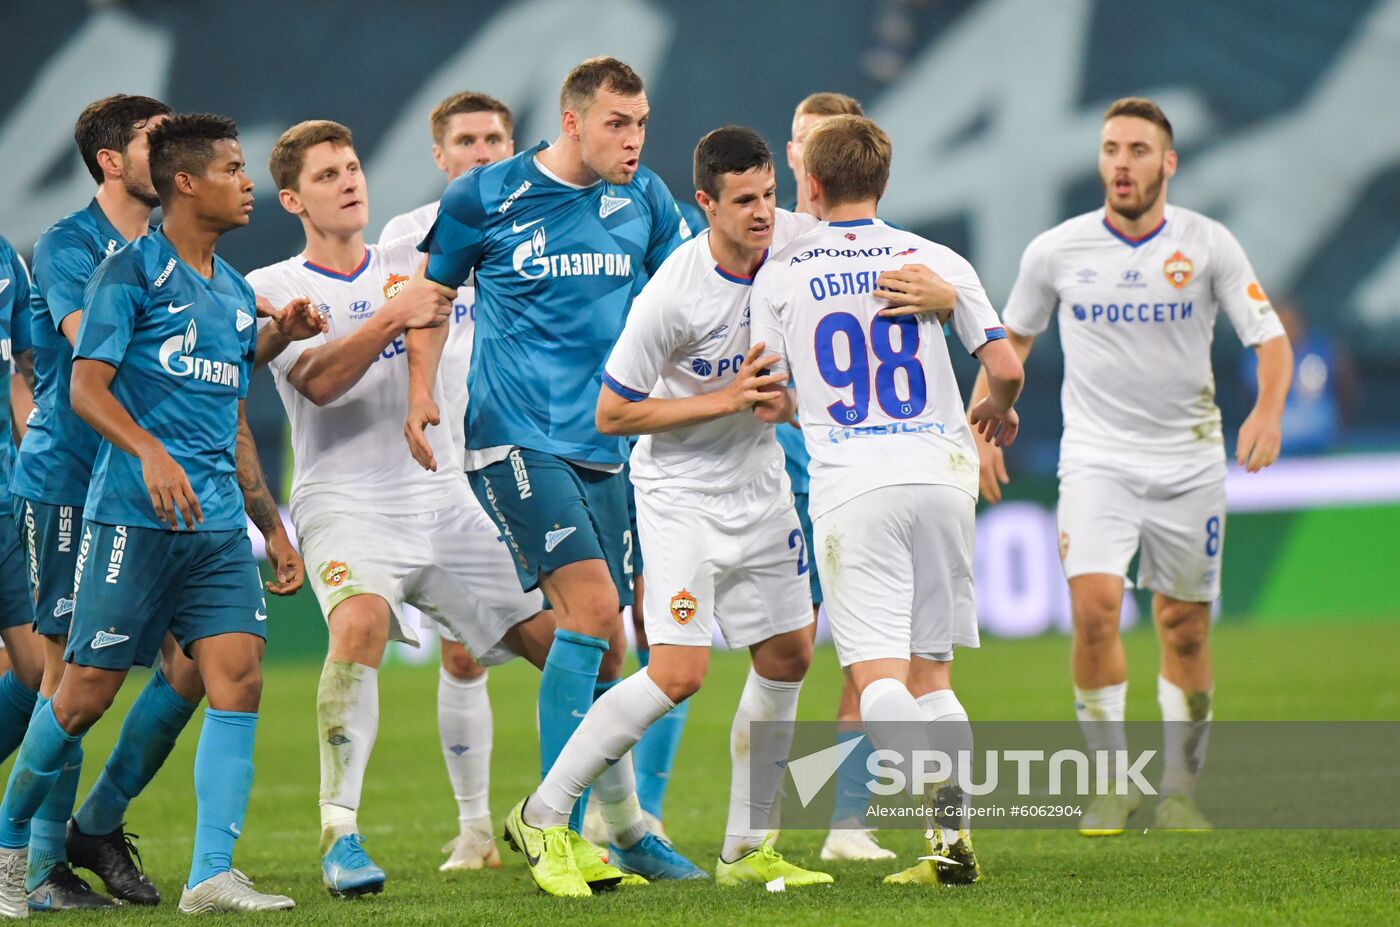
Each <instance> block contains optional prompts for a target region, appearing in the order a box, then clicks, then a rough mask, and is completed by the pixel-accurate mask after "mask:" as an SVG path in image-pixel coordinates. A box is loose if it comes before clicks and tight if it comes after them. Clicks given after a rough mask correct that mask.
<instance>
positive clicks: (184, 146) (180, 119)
mask: <svg viewBox="0 0 1400 927" xmlns="http://www.w3.org/2000/svg"><path fill="white" fill-rule="evenodd" d="M237 138H238V126H237V124H235V123H234V121H233V120H232V119H230V118H228V117H227V116H216V115H214V114H213V113H181V114H180V115H178V116H171V117H170V118H169V119H167V120H165V121H164V122H162V123H161V124H160V125H158V126H156V127H155V128H154V129H152V130H151V132H150V145H151V185H152V186H153V187H155V188H156V194H157V195H158V196H159V197H160V200H161V202H162V203H166V202H169V200H170V199H171V197H172V196H173V195H174V193H175V175H176V174H203V173H204V172H205V171H206V170H208V169H209V162H210V161H212V160H214V156H215V153H216V150H215V145H217V144H218V143H219V142H222V141H224V140H225V139H237Z"/></svg>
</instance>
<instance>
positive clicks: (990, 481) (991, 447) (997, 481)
mask: <svg viewBox="0 0 1400 927" xmlns="http://www.w3.org/2000/svg"><path fill="white" fill-rule="evenodd" d="M973 442H974V443H975V444H976V445H977V458H978V461H977V462H978V467H977V470H978V473H977V482H978V485H980V486H981V488H982V498H983V499H985V500H987V502H988V504H990V505H996V504H997V503H998V502H1000V501H1001V487H1002V486H1004V485H1006V484H1007V483H1009V482H1011V477H1010V476H1008V475H1007V473H1006V454H1005V453H1004V452H1003V451H1002V449H1001V448H999V447H997V446H996V445H995V444H992V443H991V442H989V441H985V440H983V439H982V438H974V439H973Z"/></svg>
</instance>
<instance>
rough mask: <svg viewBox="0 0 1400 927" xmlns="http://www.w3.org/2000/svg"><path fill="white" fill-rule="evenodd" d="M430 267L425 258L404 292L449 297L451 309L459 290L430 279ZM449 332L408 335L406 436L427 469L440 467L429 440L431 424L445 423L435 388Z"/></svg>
mask: <svg viewBox="0 0 1400 927" xmlns="http://www.w3.org/2000/svg"><path fill="white" fill-rule="evenodd" d="M427 268H428V261H427V260H424V261H423V263H422V264H420V265H419V267H418V271H417V272H416V273H415V274H414V275H413V278H412V279H411V280H410V281H409V283H408V285H407V286H405V287H404V290H403V293H401V294H400V295H403V294H404V293H407V292H409V291H410V290H420V291H422V292H425V293H430V294H432V295H434V296H436V297H438V298H440V299H443V300H445V301H446V302H447V308H448V311H449V312H450V311H451V309H452V300H453V299H454V298H455V297H456V295H457V291H456V290H455V289H452V288H451V287H448V286H446V285H444V284H441V283H438V282H437V281H435V280H432V279H429V278H428V277H427V276H426V272H427ZM448 333H449V330H448V328H447V326H446V325H438V326H436V327H428V328H416V329H412V330H410V331H408V332H406V333H405V334H404V347H405V349H406V350H407V352H408V418H407V419H405V420H404V425H403V436H404V440H406V441H407V442H408V451H409V453H410V454H412V455H413V459H414V460H416V461H418V465H419V466H421V467H422V468H423V469H424V470H433V471H436V470H437V457H436V456H435V455H434V454H433V446H432V444H430V443H429V442H428V435H427V430H428V426H429V425H439V424H441V423H442V413H441V412H440V411H439V410H438V405H437V400H436V399H434V398H433V389H434V387H435V386H436V385H437V376H438V367H439V366H440V365H441V364H442V351H443V348H445V347H446V346H447V336H448Z"/></svg>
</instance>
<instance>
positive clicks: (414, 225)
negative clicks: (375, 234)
mask: <svg viewBox="0 0 1400 927" xmlns="http://www.w3.org/2000/svg"><path fill="white" fill-rule="evenodd" d="M437 213H438V204H437V201H434V202H431V203H428V204H427V205H425V206H419V207H418V208H417V209H412V210H409V211H408V212H406V213H402V214H400V215H397V216H395V217H394V218H392V219H390V220H389V221H388V222H386V223H384V231H382V232H380V233H379V243H380V244H381V245H382V244H386V243H388V242H391V241H394V240H395V239H399V238H405V237H408V236H410V235H411V236H413V243H414V244H415V245H417V244H418V243H419V242H420V241H422V240H423V236H424V235H426V234H428V229H430V228H432V225H433V220H434V219H436V218H437Z"/></svg>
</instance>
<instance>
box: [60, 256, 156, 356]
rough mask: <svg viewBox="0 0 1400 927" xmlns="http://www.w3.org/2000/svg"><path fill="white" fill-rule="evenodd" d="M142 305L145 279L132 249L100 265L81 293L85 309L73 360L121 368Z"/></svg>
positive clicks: (144, 299) (144, 294)
mask: <svg viewBox="0 0 1400 927" xmlns="http://www.w3.org/2000/svg"><path fill="white" fill-rule="evenodd" d="M145 301H146V278H145V274H144V273H142V268H141V259H140V254H139V252H138V251H137V250H136V248H135V246H129V247H128V248H126V249H124V250H122V251H119V252H118V253H117V254H114V255H113V256H112V257H110V258H108V259H107V260H105V261H103V262H102V265H101V266H100V267H98V268H97V273H95V274H93V276H92V280H90V281H89V282H88V285H87V289H86V290H84V291H83V302H84V303H85V304H86V305H85V306H84V311H83V323H82V325H80V326H79V327H78V344H77V347H76V348H74V349H73V356H74V357H75V358H77V357H81V358H86V359H88V360H99V361H103V362H105V363H108V364H111V365H112V366H113V367H118V366H121V362H122V358H123V357H125V356H126V349H127V346H128V345H129V344H130V343H131V333H132V332H133V331H134V330H135V328H136V316H137V313H139V312H140V310H141V306H142V305H143V304H144V303H145Z"/></svg>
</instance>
